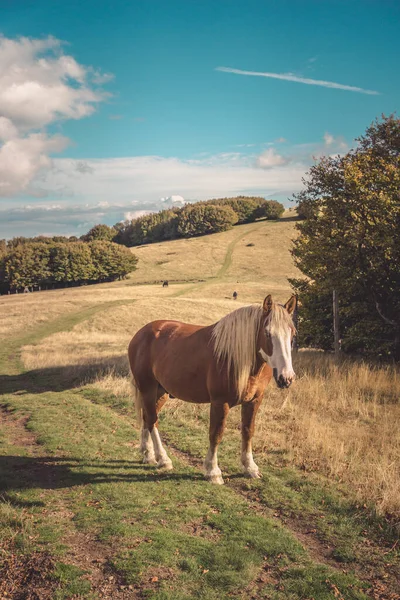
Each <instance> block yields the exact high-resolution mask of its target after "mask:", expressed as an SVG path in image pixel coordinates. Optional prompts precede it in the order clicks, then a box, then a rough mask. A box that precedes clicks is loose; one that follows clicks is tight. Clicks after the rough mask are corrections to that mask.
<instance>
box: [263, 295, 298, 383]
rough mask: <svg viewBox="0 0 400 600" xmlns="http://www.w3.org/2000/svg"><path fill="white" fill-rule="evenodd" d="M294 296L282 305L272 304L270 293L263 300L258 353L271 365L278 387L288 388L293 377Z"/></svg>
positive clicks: (295, 301) (295, 302)
mask: <svg viewBox="0 0 400 600" xmlns="http://www.w3.org/2000/svg"><path fill="white" fill-rule="evenodd" d="M296 304H297V300H296V296H292V297H291V298H290V300H288V301H287V302H286V304H285V305H284V306H282V305H281V304H274V303H273V302H272V298H271V295H269V296H267V297H266V298H265V300H264V304H263V311H264V318H263V320H262V328H261V331H260V344H261V348H260V350H259V351H260V354H261V356H262V358H263V359H264V360H265V362H266V363H268V365H269V366H270V367H271V369H272V372H273V375H274V379H275V381H276V383H277V385H278V387H279V388H288V387H289V386H290V384H291V383H292V381H293V379H294V378H295V373H294V371H293V366H292V339H293V336H294V334H295V331H296V330H295V327H294V324H293V321H292V317H291V315H292V314H293V312H294V310H295V308H296Z"/></svg>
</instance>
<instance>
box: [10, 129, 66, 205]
mask: <svg viewBox="0 0 400 600" xmlns="http://www.w3.org/2000/svg"><path fill="white" fill-rule="evenodd" d="M67 144H68V140H67V139H66V138H64V137H61V136H53V137H52V138H49V137H48V136H47V135H46V134H44V133H32V134H31V135H28V136H26V137H24V138H18V137H16V138H11V139H8V140H7V141H6V142H5V143H4V144H3V145H2V146H1V147H0V196H12V195H14V194H16V193H18V192H19V191H21V190H26V191H27V192H29V184H30V182H31V181H32V179H33V177H34V176H35V175H37V174H38V173H39V172H40V171H41V170H42V169H49V168H50V167H51V164H52V160H51V159H50V158H49V154H50V153H52V152H60V151H61V150H63V149H64V148H65V147H66V145H67Z"/></svg>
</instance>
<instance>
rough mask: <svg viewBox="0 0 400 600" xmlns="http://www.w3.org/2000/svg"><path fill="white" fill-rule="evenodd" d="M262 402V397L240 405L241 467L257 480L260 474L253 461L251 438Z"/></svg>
mask: <svg viewBox="0 0 400 600" xmlns="http://www.w3.org/2000/svg"><path fill="white" fill-rule="evenodd" d="M261 401H262V395H261V396H256V397H255V398H254V400H251V401H250V402H243V404H242V465H243V469H244V472H245V473H246V475H247V476H248V477H253V478H259V477H261V473H260V471H259V468H258V466H257V465H256V463H255V462H254V460H253V450H252V445H251V438H252V437H253V433H254V426H255V422H256V414H257V411H258V409H259V407H260V404H261Z"/></svg>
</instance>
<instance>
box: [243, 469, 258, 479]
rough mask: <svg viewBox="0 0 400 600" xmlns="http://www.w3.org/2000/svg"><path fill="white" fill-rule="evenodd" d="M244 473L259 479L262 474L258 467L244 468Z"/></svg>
mask: <svg viewBox="0 0 400 600" xmlns="http://www.w3.org/2000/svg"><path fill="white" fill-rule="evenodd" d="M244 474H245V475H246V477H250V478H251V479H261V478H262V474H261V473H260V471H259V470H258V469H245V471H244Z"/></svg>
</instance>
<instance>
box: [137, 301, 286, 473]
mask: <svg viewBox="0 0 400 600" xmlns="http://www.w3.org/2000/svg"><path fill="white" fill-rule="evenodd" d="M295 308H296V297H295V296H292V297H291V298H290V300H289V301H288V302H287V303H286V304H285V306H282V305H280V304H275V303H273V302H272V298H271V296H267V297H266V298H265V300H264V304H263V306H260V305H251V306H245V307H243V308H239V309H238V310H235V311H233V312H232V313H230V314H228V315H226V316H225V317H223V318H222V319H221V320H220V321H218V322H217V323H215V324H214V325H209V326H200V325H190V324H188V323H181V322H179V321H153V322H152V323H148V324H147V325H145V326H144V327H142V329H140V330H139V331H138V332H137V333H136V335H135V336H134V337H133V339H132V340H131V342H130V344H129V349H128V355H129V362H130V366H131V371H132V376H133V379H132V384H133V391H134V395H135V404H136V414H137V416H138V419H139V421H140V422H141V425H142V433H141V451H142V453H143V462H145V463H150V464H154V463H157V465H158V466H159V467H164V468H166V469H172V462H171V459H170V458H169V456H168V455H167V453H166V451H165V449H164V447H163V445H162V443H161V439H160V435H159V433H158V413H159V412H160V410H161V408H162V407H163V405H164V404H165V402H166V401H167V400H168V397H169V396H173V397H177V398H180V399H182V400H185V401H186V402H196V403H201V404H203V403H210V404H211V410H210V431H209V437H210V447H209V450H208V453H207V456H206V459H205V463H204V467H205V472H206V477H207V478H208V479H209V480H210V481H211V482H212V483H219V484H222V483H224V481H223V479H222V476H221V470H220V468H219V467H218V461H217V449H218V444H219V443H220V441H221V439H222V435H223V431H224V427H225V422H226V418H227V416H228V412H229V409H230V408H232V407H233V406H236V405H238V404H240V405H241V407H242V409H241V410H242V465H243V468H244V471H245V473H246V474H247V475H248V476H249V477H260V476H261V475H260V472H259V469H258V467H257V465H256V463H255V462H254V460H253V453H252V446H251V438H252V436H253V432H254V424H255V417H256V414H257V411H258V408H259V406H260V404H261V400H262V397H263V394H264V390H265V387H266V385H267V384H268V383H269V381H270V379H271V378H272V376H274V378H275V381H276V383H277V385H278V387H280V388H286V387H289V385H290V384H291V382H292V380H293V379H294V377H295V374H294V372H293V368H292V358H291V341H292V338H293V335H294V332H295V328H294V325H293V321H292V318H291V316H290V315H291V314H292V313H293V311H294V310H295Z"/></svg>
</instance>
